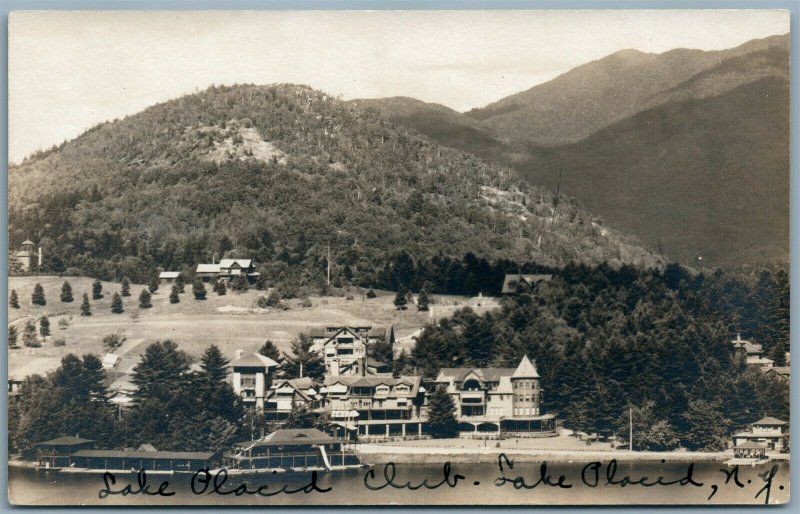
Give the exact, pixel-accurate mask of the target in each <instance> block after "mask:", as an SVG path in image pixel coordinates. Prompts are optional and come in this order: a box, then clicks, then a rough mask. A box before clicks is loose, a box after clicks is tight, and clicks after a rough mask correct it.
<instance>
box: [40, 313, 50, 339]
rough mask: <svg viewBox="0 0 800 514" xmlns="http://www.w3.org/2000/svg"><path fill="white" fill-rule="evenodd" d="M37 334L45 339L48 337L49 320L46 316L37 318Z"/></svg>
mask: <svg viewBox="0 0 800 514" xmlns="http://www.w3.org/2000/svg"><path fill="white" fill-rule="evenodd" d="M39 333H40V334H41V335H42V337H43V338H45V339H47V336H49V335H50V318H48V317H47V316H42V317H41V318H39Z"/></svg>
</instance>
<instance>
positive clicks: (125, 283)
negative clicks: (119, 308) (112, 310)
mask: <svg viewBox="0 0 800 514" xmlns="http://www.w3.org/2000/svg"><path fill="white" fill-rule="evenodd" d="M120 292H121V294H122V296H130V295H131V283H130V281H129V280H128V277H125V278H123V279H122V283H121V284H120Z"/></svg>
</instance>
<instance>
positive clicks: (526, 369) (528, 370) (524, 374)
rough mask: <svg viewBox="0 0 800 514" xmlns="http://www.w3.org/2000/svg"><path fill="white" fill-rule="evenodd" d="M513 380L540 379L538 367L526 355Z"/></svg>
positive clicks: (512, 376)
mask: <svg viewBox="0 0 800 514" xmlns="http://www.w3.org/2000/svg"><path fill="white" fill-rule="evenodd" d="M511 378H539V373H537V372H536V365H535V364H533V363H531V361H530V359H528V356H527V355H525V356H524V357H522V360H521V361H520V363H519V366H517V369H516V371H514V374H513V375H511Z"/></svg>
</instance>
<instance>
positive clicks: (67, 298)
mask: <svg viewBox="0 0 800 514" xmlns="http://www.w3.org/2000/svg"><path fill="white" fill-rule="evenodd" d="M74 300H75V298H74V297H73V296H72V286H71V285H69V282H67V281H66V280H65V281H64V283H63V284H61V302H62V303H72V302H73V301H74Z"/></svg>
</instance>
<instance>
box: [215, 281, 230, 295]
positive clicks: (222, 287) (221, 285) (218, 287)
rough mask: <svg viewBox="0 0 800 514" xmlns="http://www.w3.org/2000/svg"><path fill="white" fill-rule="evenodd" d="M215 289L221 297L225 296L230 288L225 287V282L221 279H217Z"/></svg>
mask: <svg viewBox="0 0 800 514" xmlns="http://www.w3.org/2000/svg"><path fill="white" fill-rule="evenodd" d="M213 289H214V292H215V293H217V294H218V295H219V296H225V293H227V292H228V288H227V287H225V281H224V280H220V279H217V280H216V282H214V287H213Z"/></svg>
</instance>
